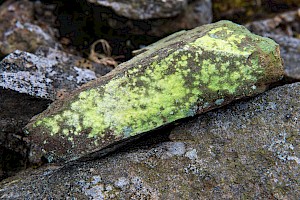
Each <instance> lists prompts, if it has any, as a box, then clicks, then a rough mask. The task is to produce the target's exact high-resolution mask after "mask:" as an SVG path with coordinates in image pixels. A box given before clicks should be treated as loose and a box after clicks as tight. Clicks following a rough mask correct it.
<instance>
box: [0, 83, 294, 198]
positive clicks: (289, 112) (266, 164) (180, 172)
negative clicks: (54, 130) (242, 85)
mask: <svg viewBox="0 0 300 200" xmlns="http://www.w3.org/2000/svg"><path fill="white" fill-rule="evenodd" d="M299 119H300V83H294V84H290V85H284V86H280V87H277V88H274V89H272V90H270V91H267V92H265V93H264V94H262V95H259V96H257V97H255V98H253V99H251V100H247V101H240V102H239V103H233V104H232V105H229V106H226V107H225V108H220V109H218V110H214V111H211V112H208V113H205V114H203V115H201V116H198V117H195V118H193V119H192V120H189V121H186V123H184V124H182V125H181V126H178V127H176V128H174V129H173V130H172V131H171V134H170V136H169V140H171V141H168V142H161V143H159V144H157V145H154V144H153V143H152V142H151V141H153V139H151V135H147V136H146V137H144V138H141V140H139V143H138V141H137V143H136V144H132V145H130V146H131V147H128V148H126V150H125V149H123V151H119V152H116V153H115V154H111V155H110V156H107V157H104V158H100V159H95V160H92V161H90V162H79V163H76V165H72V166H70V165H67V167H63V168H58V167H57V165H55V164H54V165H46V166H45V167H41V168H38V169H35V170H32V169H29V170H26V171H23V172H21V173H19V174H17V175H16V176H15V177H10V178H8V179H6V180H3V181H2V182H0V199H14V200H15V199H22V200H23V199H80V200H81V199H105V200H107V199H174V200H178V199H272V200H273V199H281V200H283V199H299V197H300V190H299V188H300V176H299V174H300V167H299V165H300V142H299V141H300V134H299V129H300V123H299ZM164 132H165V131H163V132H161V131H156V132H155V134H154V135H155V137H156V138H155V140H157V138H159V141H164V140H163V138H162V137H166V136H165V135H168V134H164ZM152 137H153V135H152ZM149 143H150V144H149ZM145 144H147V145H145ZM134 145H135V146H134ZM170 180H172V181H170Z"/></svg>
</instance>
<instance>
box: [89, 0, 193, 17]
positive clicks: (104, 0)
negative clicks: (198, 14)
mask: <svg viewBox="0 0 300 200" xmlns="http://www.w3.org/2000/svg"><path fill="white" fill-rule="evenodd" d="M89 2H91V3H96V4H98V5H102V6H107V7H110V8H112V9H113V10H114V11H115V12H116V13H117V14H118V15H120V16H123V17H127V18H129V19H136V20H138V19H139V20H145V19H154V18H167V17H173V16H175V15H178V14H179V13H181V12H182V10H184V9H185V7H186V5H187V4H188V1H187V0H179V1H172V0H146V1H134V0H125V1H124V0H123V1H122V0H89Z"/></svg>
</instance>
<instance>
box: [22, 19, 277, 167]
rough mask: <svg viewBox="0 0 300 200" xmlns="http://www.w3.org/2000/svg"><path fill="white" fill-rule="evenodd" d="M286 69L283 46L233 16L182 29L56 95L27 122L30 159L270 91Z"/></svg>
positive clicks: (62, 156)
mask: <svg viewBox="0 0 300 200" xmlns="http://www.w3.org/2000/svg"><path fill="white" fill-rule="evenodd" d="M282 74H283V69H282V63H281V58H280V54H279V46H278V45H277V44H276V43H275V42H273V41H272V40H270V39H268V38H263V37H260V36H257V35H254V34H251V33H250V32H249V31H248V30H247V29H246V28H244V27H243V26H240V25H237V24H234V23H232V22H229V21H221V22H218V23H215V24H211V25H206V26H202V27H199V28H196V29H194V30H191V31H187V32H179V33H177V34H175V35H172V36H169V37H168V38H166V39H164V40H162V41H160V42H158V43H157V44H156V45H154V47H153V48H151V49H149V50H147V51H146V52H144V53H141V54H139V55H138V56H136V57H134V58H133V59H132V60H130V61H128V62H125V63H122V64H121V65H120V66H119V67H118V68H117V69H116V70H115V71H113V72H112V73H110V74H108V75H106V76H104V77H103V78H101V79H98V80H96V81H94V82H90V84H88V85H86V86H85V87H82V88H81V89H80V90H78V91H77V92H75V93H74V94H73V95H70V96H69V97H67V98H65V99H64V100H59V101H56V102H55V103H54V104H52V105H51V106H50V107H49V108H48V109H47V110H46V111H45V112H43V113H42V114H40V115H39V116H37V117H36V118H34V119H33V120H32V122H31V123H30V124H28V125H27V126H26V128H25V134H26V135H27V137H26V138H25V140H26V141H27V142H28V144H29V145H30V149H31V150H30V152H29V160H30V162H32V163H40V162H41V157H44V158H45V159H46V160H47V161H48V162H62V161H68V160H74V159H77V158H79V157H81V156H84V155H87V154H88V153H92V152H99V150H102V149H103V148H104V147H108V146H109V145H112V144H114V143H116V142H117V141H121V140H123V139H125V138H129V137H132V136H135V135H140V134H142V133H145V132H147V131H151V130H153V129H156V128H159V127H161V126H164V125H167V124H169V123H171V122H174V121H176V120H179V119H182V118H185V117H190V116H194V115H195V114H199V113H203V112H206V111H208V110H211V109H213V108H217V107H220V106H222V105H226V104H228V103H229V102H231V101H233V100H235V99H239V98H242V97H247V96H253V95H256V94H258V93H261V92H263V91H265V89H266V88H267V86H268V85H269V84H271V83H273V82H276V81H278V80H280V79H281V77H282Z"/></svg>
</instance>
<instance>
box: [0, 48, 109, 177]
mask: <svg viewBox="0 0 300 200" xmlns="http://www.w3.org/2000/svg"><path fill="white" fill-rule="evenodd" d="M83 66H85V68H93V69H94V70H95V71H96V72H97V73H99V74H97V75H99V76H100V75H104V74H106V73H107V72H108V71H109V69H110V68H109V67H105V66H102V65H99V64H95V63H91V62H87V61H85V60H84V59H82V58H81V57H77V56H73V55H70V54H67V53H64V52H62V51H58V50H54V49H51V48H39V50H38V52H37V53H36V54H31V53H27V52H21V51H15V52H14V53H11V54H10V55H8V56H7V57H6V58H4V59H3V60H2V61H1V62H0V111H1V112H0V149H3V151H0V158H1V159H0V179H2V177H6V176H8V175H11V174H13V173H14V171H16V169H19V168H20V166H21V165H23V166H24V167H25V165H24V163H25V162H26V154H27V147H26V146H25V145H24V142H23V141H22V140H21V138H22V128H23V127H24V126H25V125H26V124H27V123H28V122H29V121H30V119H31V118H32V117H33V116H34V115H37V114H39V113H41V112H42V111H44V110H45V109H46V108H47V107H48V105H49V104H50V103H51V102H52V101H53V100H55V99H57V98H63V97H64V96H66V95H67V94H68V93H69V92H70V91H72V90H75V89H76V88H78V87H80V86H81V85H82V84H84V83H86V82H88V81H90V80H92V79H95V78H96V75H95V72H93V71H90V70H88V69H83V68H81V67H83ZM3 152H4V153H3ZM2 153H3V154H2ZM22 156H23V158H21V157H22ZM17 157H18V158H19V159H18V161H13V159H16V158H17ZM9 159H11V160H9ZM2 162H3V163H2ZM15 165H16V166H15Z"/></svg>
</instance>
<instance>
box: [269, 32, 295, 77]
mask: <svg viewBox="0 0 300 200" xmlns="http://www.w3.org/2000/svg"><path fill="white" fill-rule="evenodd" d="M265 36H266V37H269V38H272V39H273V40H275V41H276V42H277V43H278V44H279V45H280V53H281V56H282V59H283V61H284V62H283V63H284V72H285V74H284V75H285V78H286V79H288V80H292V81H300V64H299V63H300V39H297V38H294V37H287V36H283V35H274V34H265Z"/></svg>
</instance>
